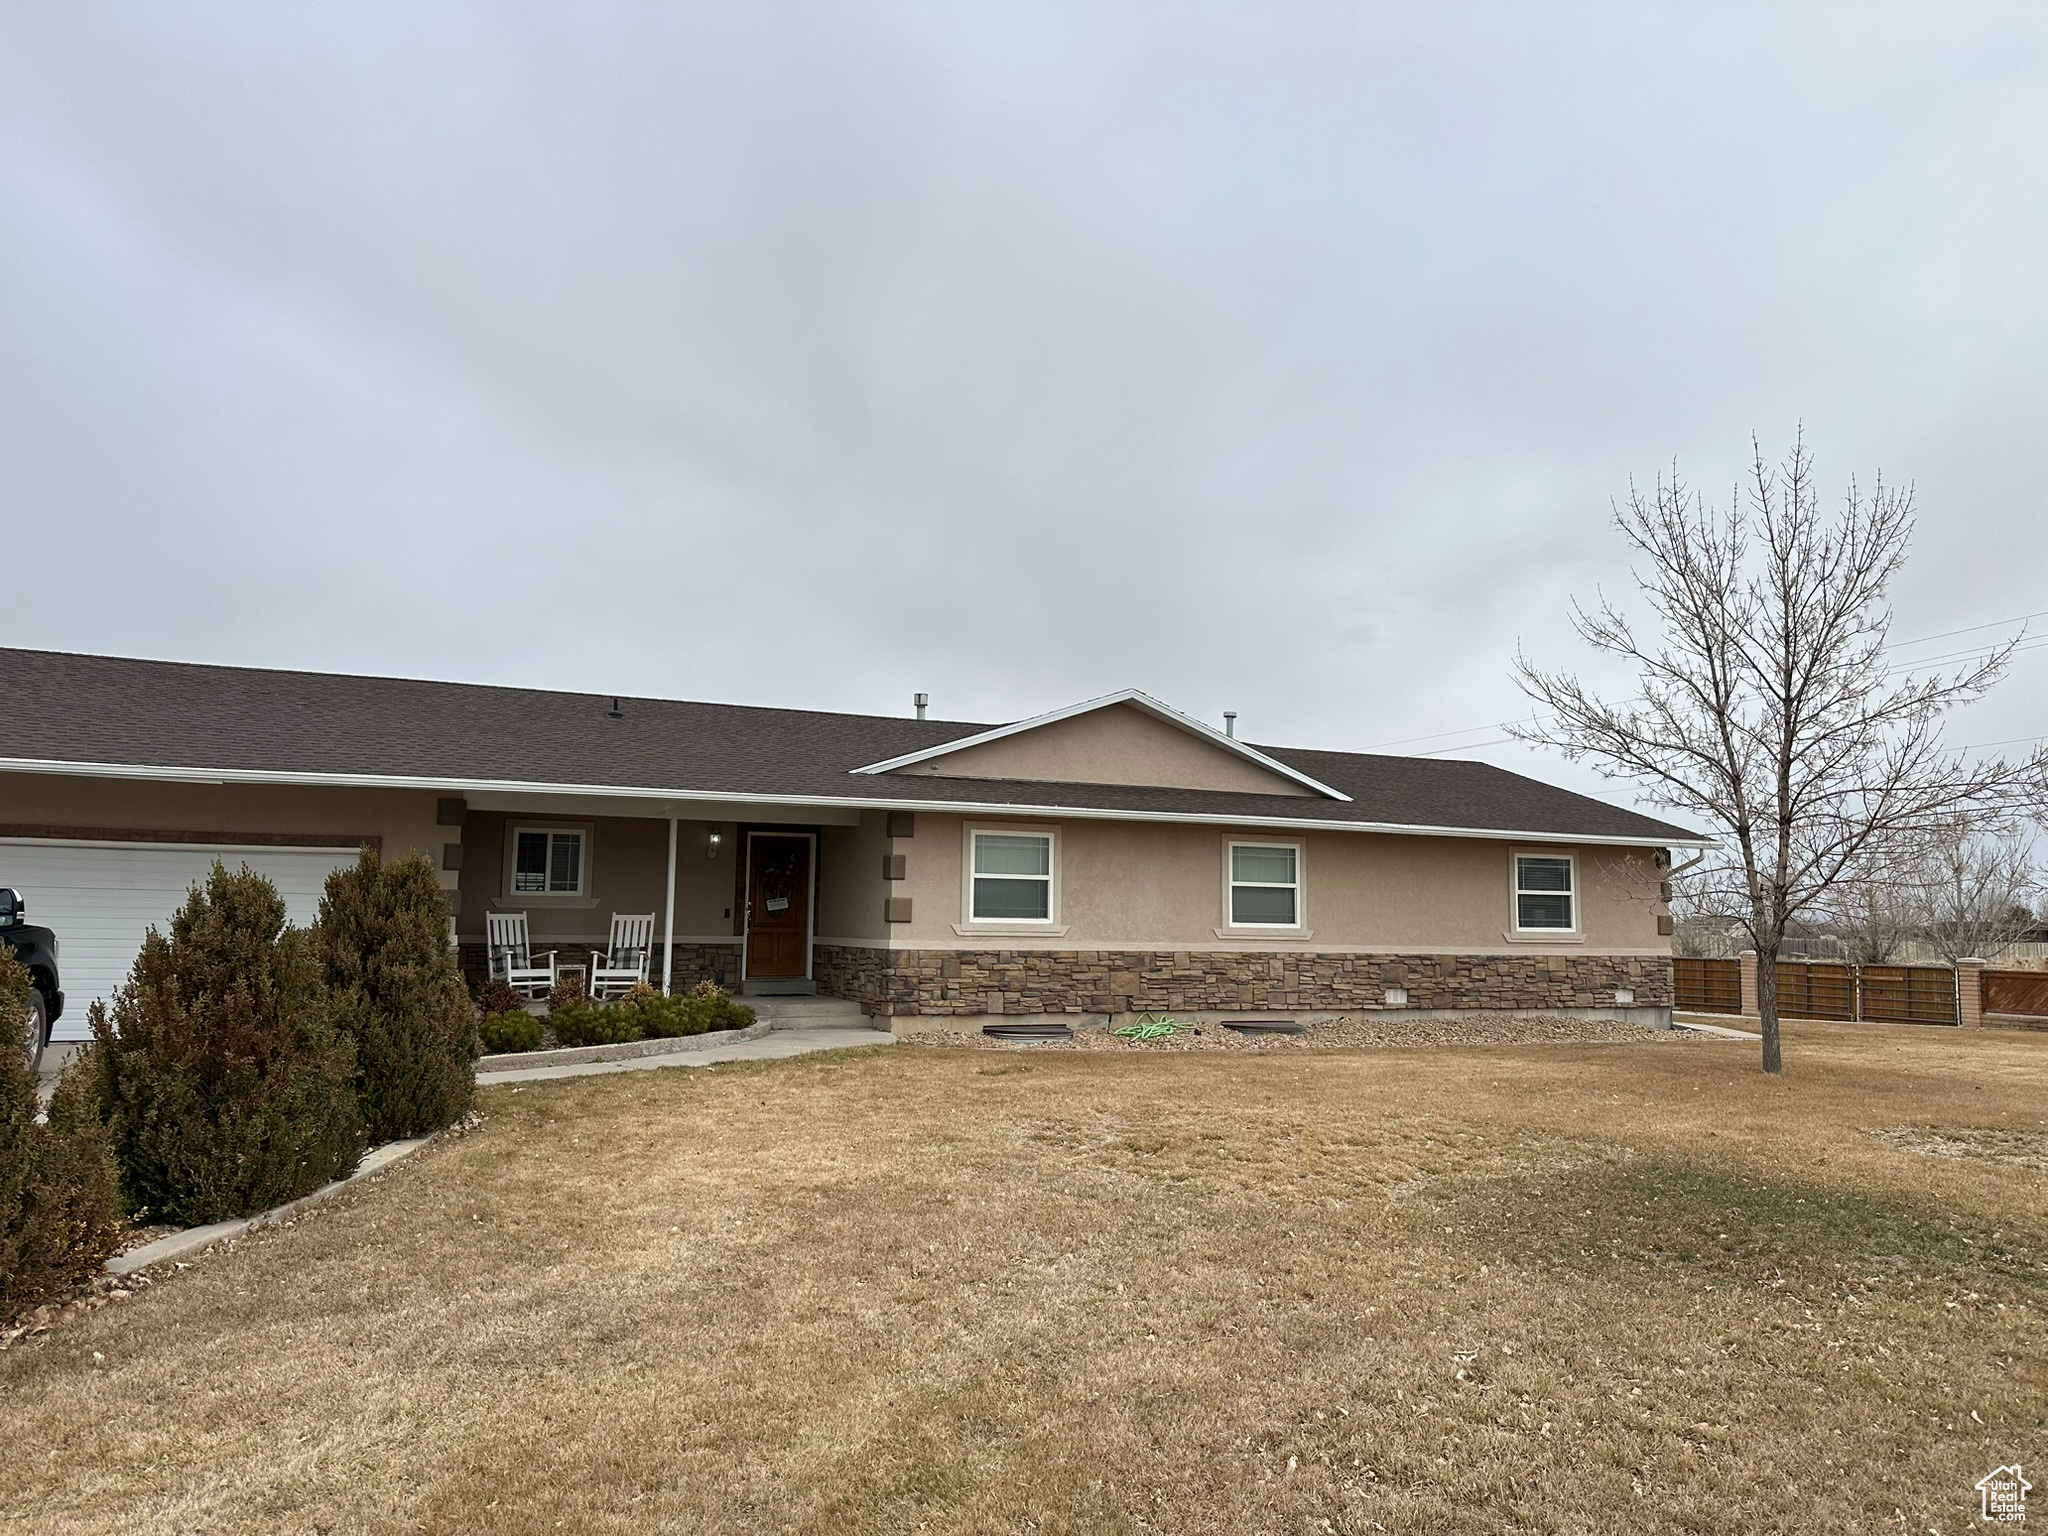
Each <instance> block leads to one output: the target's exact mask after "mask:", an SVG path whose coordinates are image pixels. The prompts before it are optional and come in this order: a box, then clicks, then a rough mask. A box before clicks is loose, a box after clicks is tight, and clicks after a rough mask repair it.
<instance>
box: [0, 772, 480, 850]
mask: <svg viewBox="0 0 2048 1536" xmlns="http://www.w3.org/2000/svg"><path fill="white" fill-rule="evenodd" d="M435 806H436V797H435V796H434V795H432V794H430V793H428V792H426V791H423V790H410V789H327V788H307V787H300V786H295V785H267V784H178V783H164V782H158V781H151V780H143V779H101V778H86V777H83V776H79V775H71V774H36V773H6V774H0V827H4V828H5V829H6V831H5V835H7V836H13V837H35V836H45V835H59V836H76V835H78V834H80V833H88V834H100V833H105V834H109V835H110V836H111V837H112V838H113V839H114V840H119V838H120V837H121V835H122V834H124V833H135V832H145V833H146V832H175V833H203V834H208V835H209V836H211V837H214V838H216V839H217V840H219V841H222V842H235V841H247V840H249V839H252V838H261V837H332V838H333V839H334V840H335V842H336V844H337V845H340V844H345V843H347V842H349V841H350V840H352V839H355V838H360V837H375V838H376V839H377V840H378V843H379V846H380V847H381V848H382V850H383V852H384V853H385V855H386V856H387V857H395V856H397V855H399V854H404V853H409V852H412V851H414V850H415V849H417V850H419V851H420V852H423V853H426V854H428V855H429V856H431V857H432V858H433V859H434V862H435V864H436V865H437V866H438V865H439V863H440V853H441V845H442V844H444V843H450V842H457V841H460V840H461V836H462V830H461V829H460V828H458V827H443V826H438V825H436V823H435Z"/></svg>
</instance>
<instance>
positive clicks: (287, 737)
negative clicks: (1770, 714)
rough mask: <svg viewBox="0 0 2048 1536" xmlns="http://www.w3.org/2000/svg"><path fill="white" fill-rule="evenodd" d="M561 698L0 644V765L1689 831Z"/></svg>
mask: <svg viewBox="0 0 2048 1536" xmlns="http://www.w3.org/2000/svg"><path fill="white" fill-rule="evenodd" d="M611 702H612V701H611V698H610V697H609V696H608V695H595V694H581V693H555V692H548V691H545V690H541V689H533V688H501V687H493V686H485V685H481V684H475V683H439V682H421V681H417V680H413V679H406V678H388V677H353V676H348V675H344V674H339V673H328V672H285V671H272V670H268V669H262V668H254V667H216V666H202V665H195V664H192V663H187V662H166V661H141V660H132V659H128V658H123V657H113V656H82V655H74V654H70V653H67V652H58V651H30V650H13V649H5V648H0V765H6V766H11V767H13V768H16V769H29V768H33V767H34V766H35V765H37V764H43V763H65V764H101V765H107V766H110V767H123V768H152V769H165V768H170V769H193V770H202V771H207V770H210V771H217V772H221V773H225V774H230V775H234V776H237V777H240V776H244V775H246V776H250V777H261V776H270V775H276V776H289V777H292V778H301V777H305V778H315V779H322V778H335V779H354V778H373V779H383V780H392V779H403V780H409V781H416V782H419V783H422V784H432V785H439V786H445V787H447V788H448V789H450V790H458V789H462V788H465V787H468V788H474V787H478V786H482V785H485V784H489V785H496V786H505V787H513V786H543V785H544V786H550V787H559V788H563V789H568V788H572V787H573V788H578V789H602V790H608V791H610V790H624V791H645V792H648V793H649V794H653V795H672V796H703V797H718V796H726V797H733V798H741V797H753V796H773V797H787V798H789V799H792V800H799V801H828V800H837V801H844V802H851V803H855V804H866V805H881V804H890V803H915V804H920V805H940V804H958V805H962V806H970V805H971V806H994V805H1000V806H1005V807H1013V808H1016V809H1019V810H1021V809H1024V808H1044V809H1048V810H1073V811H1082V810H1087V811H1094V812H1098V813H1104V812H1106V813H1110V814H1116V813H1125V814H1129V815H1133V816H1142V817H1147V818H1158V817H1163V818H1168V819H1177V820H1178V819H1199V820H1205V821H1206V820H1240V821H1268V820H1277V821H1298V822H1313V823H1317V824H1321V825H1339V824H1353V823H1355V824H1360V825H1366V826H1397V827H1413V828H1418V829H1420V828H1458V829H1470V830H1474V831H1499V832H1512V833H1535V834H1541V835H1545V836H1552V837H1559V838H1599V839H1640V840H1643V841H1646V842H1676V843H1684V842H1694V841H1697V840H1698V834H1696V833H1692V832H1688V831H1685V830H1684V829H1683V828H1680V827H1675V826H1672V825H1670V824H1669V823H1666V822H1661V821H1656V820H1653V819H1651V818H1650V817H1647V816H1642V815H1638V814H1637V813H1635V812H1633V811H1627V810H1623V809H1621V808H1620V807H1618V806H1612V805H1608V804H1605V803H1604V802H1602V801H1599V800H1593V799H1590V798H1588V797H1587V796H1584V795H1577V794H1573V793H1571V792H1570V791H1568V790H1563V789H1558V788H1555V787H1554V786H1552V785H1548V784H1543V783H1539V782H1538V781H1536V780H1534V779H1528V778H1524V777H1522V776H1521V775H1520V774H1515V773H1509V772H1507V771H1505V770H1504V769H1500V768H1495V767H1493V766H1491V765H1490V764H1486V763H1471V762H1450V761H1445V760H1443V759H1440V758H1414V757H1376V756H1368V755H1364V754H1360V753H1353V752H1316V751H1309V750H1306V749H1302V748H1295V747H1261V748H1260V749H1259V750H1260V751H1262V752H1265V753H1266V754H1268V755H1269V756H1271V757H1274V758H1276V759H1278V760H1279V761H1281V762H1284V763H1287V764H1288V765H1290V766H1292V767H1294V768H1297V769H1299V770H1300V771H1301V772H1303V773H1306V774H1308V775H1310V776H1311V777H1313V778H1315V779H1318V780H1321V781H1322V782H1323V783H1325V784H1328V785H1330V786H1331V787H1332V788H1335V789H1338V790H1341V791H1343V792H1344V793H1345V794H1347V795H1349V796H1351V799H1350V801H1349V802H1348V803H1346V802H1336V801H1331V800H1328V799H1325V798H1322V797H1316V798H1314V799H1309V798H1306V797H1303V796H1295V795H1248V794H1234V793H1222V792H1217V791H1212V790H1190V789H1170V788H1152V787H1143V786H1123V785H1110V784H1046V783H1037V782H1029V783H1027V782H1013V781H1007V780H991V779H949V778H942V777H932V776H927V775H891V774H876V775H865V776H863V775H856V774H855V773H854V772H853V770H854V769H856V768H859V767H861V766H863V765H864V764H868V763H874V762H879V761H882V760H884V759H887V758H890V757H894V756H898V755H901V754H903V753H908V752H914V751H917V750H919V749H920V748H924V747H930V746H936V745H938V744H940V743H942V742H947V741H952V740H955V739H957V738H960V737H963V736H968V735H972V734H975V733H976V732H979V731H983V730H986V729H988V727H987V726H986V725H983V724H976V723H970V722H964V721H945V720H908V719H901V718H898V717H894V716H888V715H843V714H828V713H824V712H821V711H815V710H800V709H763V708H757V707H754V706H750V705H740V704H700V703H691V702H688V701H684V700H678V699H645V698H624V699H622V700H621V701H620V706H621V709H622V711H623V714H622V717H621V718H618V719H613V718H611V716H610V713H609V711H610V708H611Z"/></svg>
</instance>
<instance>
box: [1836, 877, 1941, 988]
mask: <svg viewBox="0 0 2048 1536" xmlns="http://www.w3.org/2000/svg"><path fill="white" fill-rule="evenodd" d="M1904 879H1905V872H1904V871H1891V872H1877V871H1871V872H1868V873H1864V874H1860V875H1857V876H1855V877H1854V878H1851V879H1847V880H1844V881H1842V882H1841V883H1840V884H1838V885H1837V886H1836V887H1835V888H1834V890H1832V891H1831V892H1829V893H1828V897H1827V900H1826V910H1825V919H1824V921H1825V926H1826V928H1827V931H1828V932H1829V933H1830V934H1831V935H1832V936H1833V937H1834V939H1835V940H1836V942H1838V943H1839V944H1840V945H1841V946H1842V958H1843V959H1844V960H1845V961H1847V962H1848V963H1849V964H1851V965H1887V964H1889V963H1891V962H1892V961H1893V960H1896V959H1897V958H1898V956H1899V952H1900V951H1901V950H1902V949H1904V948H1905V946H1906V941H1907V940H1909V939H1911V938H1912V937H1913V936H1914V935H1915V934H1916V933H1917V932H1918V931H1919V928H1920V925H1921V911H1920V903H1919V902H1918V900H1917V899H1915V898H1914V897H1912V896H1911V895H1909V894H1908V893H1907V891H1906V889H1905V886H1904V884H1903V881H1904Z"/></svg>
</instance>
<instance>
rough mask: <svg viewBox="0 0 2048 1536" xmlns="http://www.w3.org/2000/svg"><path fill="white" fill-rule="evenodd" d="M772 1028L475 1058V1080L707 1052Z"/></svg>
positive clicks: (757, 1025) (757, 1024) (764, 1024)
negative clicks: (533, 1070)
mask: <svg viewBox="0 0 2048 1536" xmlns="http://www.w3.org/2000/svg"><path fill="white" fill-rule="evenodd" d="M774 1027H775V1026H774V1025H773V1024H771V1023H770V1022H769V1021H768V1020H766V1019H756V1020H755V1021H754V1022H753V1023H751V1024H749V1025H748V1026H747V1027H746V1028H745V1029H714V1030H711V1031H710V1032H709V1033H707V1034H702V1035H671V1036H669V1037H668V1038H667V1039H663V1040H622V1041H620V1042H619V1043H618V1044H617V1045H570V1046H564V1047H562V1048H561V1049H560V1050H554V1051H506V1052H504V1053H502V1054H500V1055H494V1056H479V1057H477V1059H476V1070H477V1076H479V1077H486V1076H496V1075H497V1074H498V1073H500V1072H517V1071H521V1070H523V1069H525V1068H527V1067H573V1066H576V1065H578V1064H580V1063H582V1062H586V1061H632V1060H634V1059H636V1058H638V1057H641V1056H666V1055H668V1054H669V1053H670V1052H671V1051H709V1050H714V1049H716V1048H717V1047H718V1046H721V1045H737V1044H739V1043H740V1042H741V1041H743V1040H759V1039H760V1038H761V1037H762V1036H763V1035H765V1034H767V1033H768V1032H769V1030H771V1029H773V1028H774Z"/></svg>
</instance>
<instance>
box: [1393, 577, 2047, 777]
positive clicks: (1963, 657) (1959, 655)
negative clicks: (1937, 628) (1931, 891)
mask: <svg viewBox="0 0 2048 1536" xmlns="http://www.w3.org/2000/svg"><path fill="white" fill-rule="evenodd" d="M2042 618H2048V609H2043V610H2042V611H2041V612H2039V613H2021V614H2015V615H2014V616H2013V617H2012V618H2009V619H1993V620H1991V621H1990V622H1989V623H1985V624H1972V625H1969V626H1967V627H1966V628H1963V629H1949V630H1943V631H1942V632H1941V633H1940V634H1936V635H1922V636H1921V637H1920V638H1919V639H1918V640H1900V641H1897V642H1895V643H1894V644H1892V645H1888V646H1886V647H1885V649H1886V650H1887V651H1894V650H1902V649H1905V648H1907V647H1910V646H1915V645H1925V644H1926V643H1927V642H1928V641H1930V640H1946V639H1949V638H1950V637H1951V636H1954V635H1967V634H1973V633H1975V632H1976V631H1978V630H1982V629H1997V628H1999V627H2001V626H2003V625H2006V624H2024V623H2026V622H2028V621H2029V620H2031V619H2042ZM2014 638H2015V639H2019V640H2022V641H2025V640H2027V637H2026V636H2025V635H2024V634H2022V635H2019V636H2016V637H2014ZM2044 647H2048V635H2044V636H2038V637H2035V638H2034V639H2033V640H2032V641H2031V642H2030V643H2025V644H2021V645H2018V646H2015V647H2014V649H2013V654H2014V655H2015V656H2018V655H2023V654H2025V653H2026V652H2028V651H2038V650H2041V649H2043V648H2044ZM2002 649H2004V643H2001V644H1999V645H1994V646H1991V647H1989V648H1977V649H1973V650H1964V651H1953V652H1950V653H1948V654H1946V655H1941V656H1928V657H1923V658H1921V659H1919V660H1917V661H1899V662H1894V663H1893V664H1892V665H1891V666H1889V667H1887V668H1885V675H1886V676H1887V677H1889V676H1891V675H1892V674H1893V673H1895V672H1909V671H1913V670H1915V669H1916V668H1920V667H1936V666H1944V665H1947V664H1949V663H1951V662H1957V661H1983V660H1986V659H1987V658H1989V657H1991V656H1995V655H1996V654H1997V653H1998V652H1999V651H2000V650H2002ZM1540 718H1541V716H1538V715H1530V716H1527V717H1526V718H1524V719H1521V720H1495V721H1489V722H1488V723H1487V724H1485V725H1469V726H1466V727H1465V728H1464V729H1463V730H1459V731H1434V732H1431V733H1430V734H1428V735H1426V736H1403V737H1400V738H1398V739H1397V740H1394V741H1381V742H1375V743H1374V744H1373V745H1372V746H1369V747H1366V748H1364V749H1363V750H1365V751H1367V752H1380V751H1384V750H1385V749H1386V748H1388V747H1405V746H1408V745H1410V744H1411V743H1414V742H1418V741H1443V740H1445V739H1446V738H1448V737H1451V736H1476V735H1477V734H1478V733H1479V732H1481V731H1497V730H1501V729H1502V728H1504V727H1506V726H1509V725H1531V724H1534V723H1535V722H1536V721H1537V720H1538V719H1540ZM1514 740H1516V738H1515V737H1513V736H1504V737H1501V738H1499V739H1498V740H1494V741H1470V742H1458V743H1453V744H1452V745H1450V746H1447V747H1432V748H1430V749H1429V750H1428V751H1425V752H1411V753H1408V754H1407V755H1408V756H1410V757H1440V756H1442V755H1443V754H1444V753H1446V752H1476V751H1477V750H1479V749H1480V748H1481V747H1497V746H1502V745H1505V744H1507V743H1509V742H1512V741H1514ZM1966 750H1967V749H1966Z"/></svg>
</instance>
